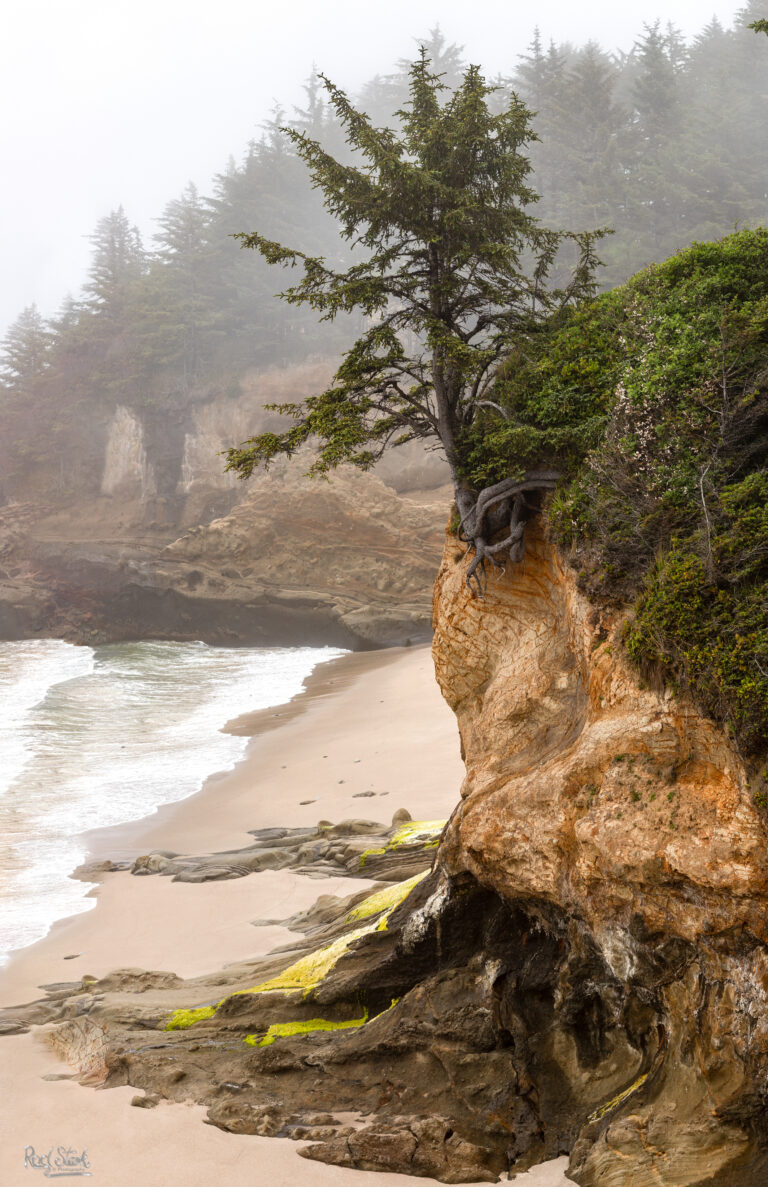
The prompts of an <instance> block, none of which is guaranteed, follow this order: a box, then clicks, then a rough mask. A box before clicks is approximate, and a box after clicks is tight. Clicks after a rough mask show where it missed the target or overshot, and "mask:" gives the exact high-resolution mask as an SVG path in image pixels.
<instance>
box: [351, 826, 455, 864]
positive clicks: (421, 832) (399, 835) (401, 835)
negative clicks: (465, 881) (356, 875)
mask: <svg viewBox="0 0 768 1187" xmlns="http://www.w3.org/2000/svg"><path fill="white" fill-rule="evenodd" d="M445 823H446V822H445V821H444V820H409V821H408V822H407V823H406V824H401V825H400V828H399V829H398V830H397V832H396V833H395V834H394V836H392V837H390V839H389V840H388V841H387V843H386V845H383V846H382V847H381V848H379V849H366V851H365V853H362V854H361V855H360V869H361V870H362V869H363V867H364V866H365V862H366V859H367V858H369V857H373V856H374V855H379V854H381V853H391V852H392V850H393V849H399V848H400V846H401V845H408V844H410V843H411V842H412V841H420V840H422V838H423V839H424V845H423V846H422V848H423V849H436V848H437V846H438V845H439V844H440V834H441V833H442V831H443V829H444V828H445Z"/></svg>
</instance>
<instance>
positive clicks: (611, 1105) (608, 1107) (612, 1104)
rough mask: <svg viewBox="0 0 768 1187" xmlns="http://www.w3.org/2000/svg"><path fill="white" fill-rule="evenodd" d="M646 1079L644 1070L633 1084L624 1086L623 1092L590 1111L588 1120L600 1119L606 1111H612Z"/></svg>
mask: <svg viewBox="0 0 768 1187" xmlns="http://www.w3.org/2000/svg"><path fill="white" fill-rule="evenodd" d="M647 1079H648V1072H645V1074H644V1075H642V1076H638V1078H637V1079H636V1080H635V1082H634V1084H630V1086H629V1088H625V1089H624V1091H623V1092H620V1093H619V1094H618V1096H614V1097H613V1098H612V1099H611V1100H609V1101H606V1103H605V1104H604V1105H601V1106H600V1108H599V1109H595V1111H594V1113H590V1114H589V1117H588V1120H589V1121H602V1119H603V1117H606V1116H607V1115H608V1113H610V1112H612V1111H613V1109H617V1108H618V1107H619V1105H620V1104H622V1103H623V1102H624V1101H625V1100H626V1099H627V1097H628V1096H631V1095H632V1093H633V1092H637V1090H638V1088H640V1087H641V1086H642V1085H643V1084H644V1083H645V1081H646V1080H647Z"/></svg>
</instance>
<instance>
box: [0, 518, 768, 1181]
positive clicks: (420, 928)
mask: <svg viewBox="0 0 768 1187" xmlns="http://www.w3.org/2000/svg"><path fill="white" fill-rule="evenodd" d="M528 539H529V548H528V554H527V556H526V558H525V561H524V562H523V563H522V564H521V565H518V566H515V567H514V568H512V569H510V571H509V572H507V573H505V574H504V575H502V576H498V577H496V578H494V579H493V580H491V581H490V582H489V585H488V591H487V595H486V597H485V599H484V600H482V601H480V600H477V599H473V598H472V597H471V596H470V594H469V592H468V590H467V588H466V585H465V583H464V577H465V571H466V561H465V559H464V558H463V557H462V555H461V550H460V549H459V548H458V546H457V545H456V542H455V541H454V540H453V539H452V538H450V537H449V538H448V540H447V545H446V550H445V555H444V560H443V563H442V567H441V569H440V573H439V576H438V579H437V583H436V587H435V636H434V655H435V666H436V671H437V677H438V680H439V682H440V686H441V688H442V690H443V694H444V695H445V697H446V699H447V700H448V701H449V703H450V704H451V706H452V707H453V709H454V710H455V713H456V716H457V719H458V725H459V731H460V734H461V743H462V750H463V754H464V757H465V760H466V779H465V781H464V785H463V787H462V789H461V798H460V800H459V803H458V806H457V807H456V809H455V811H454V812H453V815H452V817H451V819H450V821H449V822H448V825H447V827H446V829H445V831H444V834H443V837H442V840H441V842H440V844H439V847H438V848H437V849H436V848H435V843H436V839H437V838H436V829H435V827H434V822H429V823H428V824H425V825H423V826H422V825H419V824H416V823H413V824H405V825H404V821H403V819H402V816H403V815H404V816H405V817H406V818H407V813H405V814H400V813H398V814H396V817H395V818H394V820H393V822H392V827H391V828H389V827H388V826H386V825H380V824H376V823H375V822H371V821H365V820H348V821H344V822H341V823H339V824H336V825H335V826H331V825H330V824H329V823H328V822H323V823H322V824H321V825H320V826H318V829H317V830H313V829H309V830H306V829H304V830H303V829H298V830H296V829H266V830H263V831H262V832H261V833H259V832H256V833H255V834H254V837H255V840H254V843H253V844H252V845H248V846H246V848H244V849H243V850H238V851H232V852H229V853H224V854H203V855H181V856H179V855H177V856H176V857H174V856H173V855H171V854H169V853H165V852H163V853H159V852H158V853H152V854H148V855H146V856H143V857H141V858H139V859H138V860H137V861H136V862H135V863H134V867H133V870H132V872H133V873H134V874H137V875H139V874H140V875H143V876H148V875H165V876H172V877H174V878H176V879H179V880H183V881H190V882H198V881H204V880H206V879H208V878H216V879H219V878H226V877H242V876H246V875H249V876H258V872H259V871H260V870H262V869H276V868H286V867H290V868H295V869H299V870H301V871H303V872H304V873H311V874H313V875H314V876H316V877H322V876H323V875H324V874H327V873H328V872H331V873H333V874H334V875H338V874H340V873H344V872H346V873H347V874H349V875H351V876H353V877H359V876H360V875H361V873H362V874H363V876H368V877H372V878H376V879H378V880H379V889H378V890H377V892H376V893H374V894H372V895H371V894H370V892H369V891H362V892H360V891H358V893H357V894H356V895H353V896H350V897H349V898H347V899H342V900H336V899H329V898H328V896H323V897H321V898H320V899H319V900H318V903H317V905H316V908H313V909H312V910H311V911H309V912H304V913H303V914H302V915H301V916H297V917H296V918H295V919H293V920H288V921H286V922H287V925H288V926H289V927H291V928H292V930H294V931H297V932H303V933H304V935H303V938H302V939H297V940H296V941H295V942H294V943H293V944H292V945H291V949H290V950H286V949H282V950H280V951H279V952H276V953H273V954H272V955H271V956H270V957H268V958H266V960H265V961H262V962H260V963H259V962H256V963H254V962H250V961H246V962H243V963H242V964H241V965H230V966H228V967H227V969H226V970H224V971H223V972H220V973H215V974H211V975H208V976H205V977H200V978H196V979H193V980H190V981H182V980H181V979H180V978H178V977H176V976H174V974H172V973H169V972H143V971H141V970H136V969H123V970H118V971H116V972H114V973H112V974H110V975H109V976H107V977H104V978H102V979H101V980H100V981H98V982H92V981H90V980H88V981H86V982H84V984H83V985H82V986H81V987H80V986H76V985H75V986H71V985H66V984H64V985H61V986H56V985H54V986H51V987H49V990H48V996H47V998H46V999H44V1000H41V1001H39V1002H35V1003H29V1004H27V1005H24V1006H21V1007H18V1008H15V1009H13V1010H6V1011H3V1012H1V1013H0V1034H3V1033H16V1032H18V1031H19V1030H23V1029H26V1028H27V1027H29V1026H30V1025H34V1024H35V1023H41V1022H54V1023H57V1024H58V1025H57V1027H56V1029H55V1030H54V1032H53V1040H52V1041H53V1042H54V1043H55V1044H56V1045H57V1049H58V1050H59V1051H61V1052H62V1053H63V1054H64V1055H65V1056H66V1057H67V1058H68V1059H69V1060H70V1062H73V1063H74V1064H75V1065H76V1066H77V1067H78V1068H79V1070H80V1072H81V1075H82V1077H83V1079H84V1081H86V1082H93V1080H94V1078H95V1079H97V1080H99V1081H100V1082H102V1083H104V1085H105V1086H106V1087H110V1086H112V1085H121V1084H132V1085H134V1086H135V1087H137V1088H139V1089H143V1091H144V1093H145V1094H146V1096H145V1098H137V1099H138V1101H139V1103H148V1104H153V1103H156V1102H157V1101H158V1100H161V1099H163V1100H169V1101H178V1102H185V1101H196V1102H198V1103H202V1104H204V1105H205V1106H206V1107H207V1109H208V1120H209V1122H210V1123H212V1124H214V1125H217V1126H218V1127H219V1128H221V1129H223V1130H227V1131H231V1132H235V1133H246V1134H248V1133H250V1134H265V1135H271V1136H279V1137H291V1138H294V1139H297V1140H301V1139H310V1140H311V1142H312V1144H311V1145H305V1146H304V1147H303V1148H302V1149H301V1151H300V1152H301V1154H302V1155H303V1156H304V1157H306V1158H309V1159H314V1160H317V1161H321V1162H326V1163H331V1164H334V1165H337V1166H341V1167H353V1168H357V1169H362V1170H383V1171H394V1172H401V1173H406V1174H410V1175H421V1176H426V1177H431V1178H436V1179H438V1180H440V1181H442V1182H446V1183H478V1182H495V1181H497V1180H498V1178H499V1176H500V1175H506V1174H509V1175H510V1176H511V1177H514V1176H515V1175H516V1174H517V1173H518V1172H519V1171H522V1170H525V1169H526V1168H527V1167H529V1166H531V1165H532V1164H534V1163H537V1162H541V1161H543V1160H545V1159H549V1158H556V1157H558V1156H559V1155H562V1154H567V1155H569V1159H570V1161H569V1170H568V1175H569V1177H570V1178H571V1179H572V1180H573V1181H574V1182H576V1183H578V1184H581V1187H705V1185H707V1187H760V1185H762V1184H763V1183H765V1182H768V1154H766V1143H768V1126H766V1116H767V1114H766V1096H767V1095H768V1008H767V1006H768V1002H767V1001H766V993H767V991H768V954H767V950H766V939H767V938H768V937H767V936H766V931H768V924H767V923H766V917H767V912H766V905H768V878H767V875H768V862H767V860H766V823H765V819H764V813H763V811H762V810H761V809H760V808H758V807H757V806H756V805H755V803H754V801H753V798H752V795H751V793H750V788H749V782H748V777H747V772H746V770H745V768H744V765H743V764H742V762H741V761H740V758H739V756H738V754H737V753H736V752H735V750H734V749H733V747H732V746H731V745H730V743H729V741H728V740H727V738H726V737H725V735H724V734H723V733H722V731H720V730H719V729H718V728H717V727H716V726H715V725H714V724H712V723H711V722H709V721H707V720H705V719H703V718H702V717H701V716H700V715H699V714H698V713H697V712H696V711H695V710H694V709H693V708H692V707H691V706H690V705H688V704H685V703H683V702H681V701H679V700H676V699H675V698H674V697H672V696H671V695H669V694H666V693H663V692H655V691H652V690H649V689H647V688H645V687H643V686H642V684H641V682H640V681H639V679H638V677H637V675H636V673H635V672H634V671H633V670H632V669H631V668H630V667H629V666H628V664H627V662H626V660H625V658H624V652H623V648H622V643H621V632H622V627H623V620H624V616H623V615H622V614H621V613H619V612H608V611H601V610H599V609H597V608H596V607H594V606H592V605H590V604H589V602H588V601H586V600H585V598H584V597H583V596H582V595H581V594H580V593H579V591H578V589H577V586H576V582H575V579H574V576H573V574H572V573H571V572H570V571H569V569H568V567H567V565H566V564H565V563H564V562H563V561H562V559H561V558H559V557H558V555H557V552H556V551H555V549H554V548H553V547H552V546H551V545H550V543H549V542H548V540H547V537H546V534H545V532H544V530H543V528H542V526H541V524H539V525H532V527H531V529H529V533H528ZM402 790H403V794H407V788H403V789H402ZM403 829H404V831H403ZM424 829H426V831H424ZM361 921H362V924H361ZM169 1020H170V1021H169ZM94 1069H95V1070H94ZM350 1114H354V1115H355V1117H356V1120H355V1122H354V1124H350V1123H349V1115H350Z"/></svg>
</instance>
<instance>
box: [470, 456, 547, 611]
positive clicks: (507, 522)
mask: <svg viewBox="0 0 768 1187" xmlns="http://www.w3.org/2000/svg"><path fill="white" fill-rule="evenodd" d="M559 477H560V475H559V474H558V473H557V471H556V470H529V471H528V472H527V473H526V475H525V477H524V478H523V479H516V478H505V479H504V481H503V482H497V483H496V484H495V485H494V486H487V487H486V488H485V489H484V490H482V491H480V493H479V494H476V493H475V492H474V491H470V490H468V489H466V488H463V489H461V490H458V491H457V493H456V504H457V507H458V509H459V515H460V516H461V519H460V522H459V528H458V537H459V540H461V541H462V542H463V543H465V544H466V545H467V552H466V555H469V554H470V553H473V554H474V555H473V558H472V561H471V562H470V564H469V567H468V568H467V574H466V578H465V580H466V583H467V588H468V589H470V590H471V592H472V593H473V595H474V596H475V597H480V598H482V597H483V596H484V594H485V591H486V588H487V585H488V575H489V570H491V569H492V570H493V571H494V572H504V569H505V564H504V559H503V558H505V557H507V558H509V560H510V561H511V562H512V564H518V563H519V562H520V561H521V560H522V559H523V557H524V556H525V529H526V526H527V524H528V522H529V521H530V520H531V519H532V518H533V517H534V516H535V515H537V514H538V512H539V511H540V509H541V506H540V503H541V495H542V494H543V493H544V492H545V491H548V490H554V488H555V486H556V485H557V481H558V479H559ZM527 495H529V496H531V497H530V498H527V497H526V496H527Z"/></svg>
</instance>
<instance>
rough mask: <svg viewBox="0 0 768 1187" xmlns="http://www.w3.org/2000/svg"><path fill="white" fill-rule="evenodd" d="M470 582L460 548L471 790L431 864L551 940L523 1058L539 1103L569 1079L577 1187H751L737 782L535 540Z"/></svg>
mask: <svg viewBox="0 0 768 1187" xmlns="http://www.w3.org/2000/svg"><path fill="white" fill-rule="evenodd" d="M464 568H465V566H464V564H463V563H461V561H460V559H459V558H458V553H457V550H456V548H455V547H453V546H452V542H451V541H450V540H449V543H448V547H447V550H446V554H445V558H444V560H443V564H442V567H441V569H440V574H439V576H438V579H437V583H436V587H435V639H434V656H435V666H436V672H437V677H438V680H439V683H440V686H441V688H442V691H443V694H444V696H445V698H446V700H447V701H448V702H449V704H450V705H451V706H452V708H453V709H454V711H455V713H456V716H457V719H458V723H459V729H460V733H461V740H462V748H463V754H464V757H465V761H466V767H467V775H466V779H465V782H464V785H463V788H462V799H461V803H460V804H459V806H458V808H457V809H456V811H455V813H454V815H453V817H452V819H451V821H450V823H449V825H448V828H447V830H446V833H445V836H444V839H443V842H442V844H441V847H440V858H439V860H440V865H441V868H442V870H443V871H444V873H445V875H446V876H447V877H449V878H451V879H456V878H458V877H460V876H462V875H464V876H466V875H471V876H472V878H473V879H475V880H477V882H478V883H480V884H481V885H482V886H484V887H487V888H489V889H493V890H495V891H496V892H497V893H498V894H499V895H500V896H501V897H502V898H503V899H504V900H505V901H506V902H508V903H511V904H514V905H515V906H516V907H518V908H519V909H521V910H524V911H525V912H526V913H528V914H529V915H530V917H531V919H532V920H533V919H538V920H539V926H540V927H541V928H543V929H545V930H548V929H549V930H551V929H552V928H554V929H555V932H556V933H557V935H558V936H559V940H560V944H561V949H560V951H559V953H558V956H557V958H556V961H555V964H554V965H553V967H552V968H551V969H549V970H547V969H545V968H544V967H542V968H541V970H540V971H541V974H542V980H543V984H542V998H543V999H544V1000H545V1001H547V1002H548V1003H549V1005H550V1007H551V1010H552V1015H551V1018H550V1019H549V1022H548V1023H547V1024H546V1025H543V1026H542V1027H541V1028H540V1029H539V1030H538V1032H535V1031H534V1032H531V1031H530V1030H528V1033H523V1037H522V1042H523V1044H524V1045H525V1046H527V1047H528V1048H529V1062H530V1064H531V1066H530V1067H529V1071H530V1074H531V1079H532V1080H533V1082H534V1083H536V1082H537V1080H538V1081H540V1082H544V1083H546V1085H549V1089H548V1091H551V1090H552V1089H553V1088H554V1087H555V1085H556V1082H557V1079H558V1078H560V1079H561V1084H562V1088H561V1095H562V1097H571V1098H572V1099H573V1101H574V1103H575V1104H576V1106H577V1109H578V1107H579V1106H580V1107H581V1109H582V1114H583V1118H584V1122H583V1127H582V1128H581V1129H580V1132H579V1136H578V1138H577V1140H576V1141H575V1144H574V1145H573V1147H572V1152H571V1174H572V1175H573V1177H574V1178H575V1179H576V1181H577V1182H578V1183H580V1184H582V1187H591V1185H593V1184H594V1185H595V1187H596V1185H598V1184H599V1185H600V1187H613V1185H614V1184H615V1185H616V1187H619V1185H624V1184H628V1183H630V1182H631V1183H632V1185H633V1187H645V1185H646V1184H648V1185H649V1187H650V1185H651V1184H664V1185H665V1187H672V1185H673V1184H674V1185H675V1187H689V1185H691V1187H692V1185H693V1184H703V1183H708V1184H709V1183H712V1184H714V1183H722V1184H723V1185H725V1184H728V1187H736V1185H737V1184H742V1183H743V1184H756V1183H758V1182H760V1181H762V1174H763V1173H765V1172H764V1170H762V1171H761V1168H763V1167H764V1166H765V1165H766V1164H765V1162H764V1155H763V1154H762V1153H760V1149H761V1131H762V1130H763V1128H764V1116H765V1114H764V1084H765V1076H766V1071H768V1065H767V1062H766V1061H767V1060H768V1017H766V989H768V955H767V953H766V938H767V936H768V925H767V924H766V895H767V892H768V880H767V874H768V860H767V857H766V818H765V812H764V811H763V810H761V809H760V808H759V807H757V806H756V804H755V802H754V800H753V796H752V793H751V791H750V787H749V780H748V777H747V772H746V770H745V768H744V764H743V763H742V761H741V760H740V758H739V756H738V754H737V753H736V752H735V750H734V748H733V747H732V746H731V744H730V743H729V741H728V739H727V738H726V737H725V735H724V733H723V732H722V731H721V730H720V729H719V728H717V727H716V726H715V725H714V724H713V723H712V722H711V721H708V720H706V719H705V718H703V717H702V716H701V715H700V714H699V713H697V712H696V710H695V709H694V708H693V707H692V706H691V705H690V704H685V703H681V702H679V701H678V700H676V699H675V698H674V697H673V696H672V695H671V694H669V693H658V692H654V691H652V690H650V689H648V688H647V687H644V686H643V684H642V682H641V681H639V679H638V677H637V674H636V673H635V672H634V671H633V670H632V669H631V668H630V666H629V665H628V663H627V660H626V656H625V652H624V649H623V647H622V644H621V635H622V630H623V628H624V625H625V615H624V614H622V613H619V612H614V613H609V612H600V611H599V610H597V609H595V607H594V606H592V605H590V603H589V602H588V601H587V600H586V599H585V598H584V597H583V596H581V594H580V593H579V592H578V589H577V587H576V583H575V579H574V575H573V573H572V572H571V571H569V569H568V568H567V566H566V565H565V564H564V563H563V562H562V561H561V559H560V558H559V556H558V555H557V552H556V550H555V549H554V548H553V547H552V546H551V545H550V544H549V543H548V540H547V538H546V535H545V534H544V532H543V530H542V528H541V526H540V525H539V531H538V534H537V535H536V536H535V538H534V539H532V540H531V547H530V549H529V551H528V555H527V557H526V559H525V562H524V564H523V565H521V566H516V567H514V568H512V569H511V571H510V572H508V573H506V574H505V575H504V576H503V577H501V578H497V579H496V580H494V581H491V582H490V583H489V587H488V592H487V596H486V598H485V600H484V601H479V600H477V599H473V598H472V597H471V596H470V594H469V592H468V590H467V589H466V587H465V585H464ZM503 982H504V977H503V975H502V976H501V977H500V979H499V984H500V985H501V984H503ZM504 993H505V991H504V990H501V991H500V1002H501V1007H500V1008H501V1009H502V1010H503V1002H504ZM516 1026H517V1029H518V1031H522V1032H525V1030H526V1029H527V1027H526V1024H525V1022H524V1021H523V1022H521V1021H520V1019H519V1018H518V1019H517V1020H516ZM542 1078H543V1081H542ZM612 1098H614V1099H613V1104H612V1105H611V1104H606V1102H607V1101H610V1100H611V1099H612ZM568 1111H569V1110H568V1106H567V1104H566V1101H565V1100H564V1099H561V1100H560V1101H559V1102H557V1103H556V1104H555V1106H554V1109H553V1112H554V1113H555V1114H556V1115H562V1114H564V1113H565V1114H567V1113H568ZM590 1115H592V1117H593V1119H592V1120H589V1117H590ZM574 1120H575V1114H574ZM574 1136H575V1135H574Z"/></svg>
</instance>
